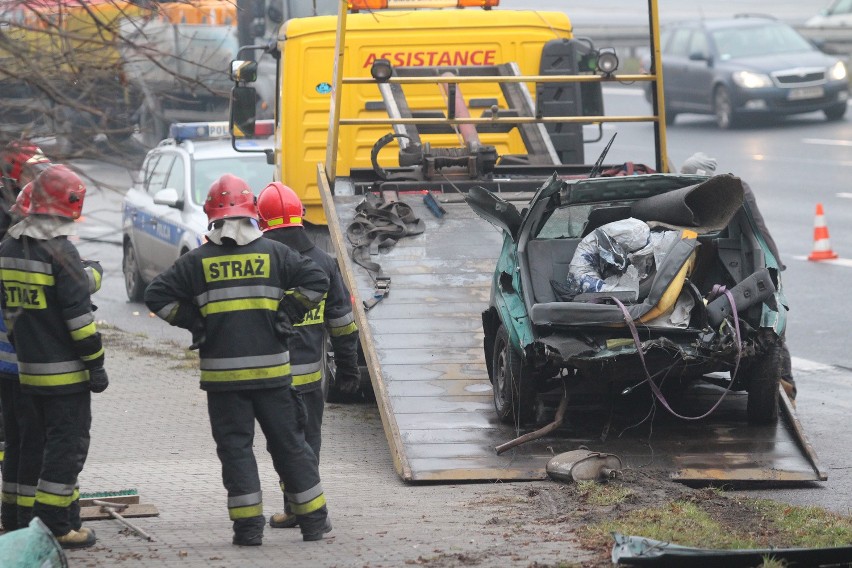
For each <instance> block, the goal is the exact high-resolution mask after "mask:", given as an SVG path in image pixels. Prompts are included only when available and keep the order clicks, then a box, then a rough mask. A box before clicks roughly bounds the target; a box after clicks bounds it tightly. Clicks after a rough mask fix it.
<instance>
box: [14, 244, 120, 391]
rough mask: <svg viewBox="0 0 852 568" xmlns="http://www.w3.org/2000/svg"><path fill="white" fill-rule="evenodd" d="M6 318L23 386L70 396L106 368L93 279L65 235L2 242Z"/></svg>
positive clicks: (27, 388) (32, 389)
mask: <svg viewBox="0 0 852 568" xmlns="http://www.w3.org/2000/svg"><path fill="white" fill-rule="evenodd" d="M0 286H2V290H3V295H2V298H0V300H2V302H1V303H2V309H3V317H4V320H5V323H6V327H7V329H8V330H10V331H11V332H12V333H13V334H14V338H15V345H16V347H17V358H18V371H19V377H20V381H21V390H23V391H25V392H30V393H33V394H65V393H73V392H82V391H86V390H88V389H89V384H88V383H89V372H88V370H89V369H95V368H98V367H102V366H103V362H104V349H103V344H102V343H101V335H100V333H98V331H97V328H96V326H95V318H94V314H93V313H92V303H91V295H90V292H89V290H90V279H89V277H88V276H87V275H86V272H85V271H84V270H83V265H82V261H81V260H80V255H79V254H78V253H77V249H76V248H75V247H74V245H73V244H72V243H71V242H70V241H68V239H67V238H66V237H56V238H52V239H47V240H41V239H33V238H31V237H27V236H22V237H21V238H20V239H14V238H9V239H6V240H5V241H4V242H3V244H2V245H0Z"/></svg>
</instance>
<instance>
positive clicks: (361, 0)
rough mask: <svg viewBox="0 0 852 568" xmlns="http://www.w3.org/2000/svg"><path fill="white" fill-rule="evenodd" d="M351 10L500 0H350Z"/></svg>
mask: <svg viewBox="0 0 852 568" xmlns="http://www.w3.org/2000/svg"><path fill="white" fill-rule="evenodd" d="M347 4H348V5H349V9H350V10H383V9H385V8H406V9H416V8H486V9H488V8H493V7H494V6H498V5H499V4H500V0H348V1H347Z"/></svg>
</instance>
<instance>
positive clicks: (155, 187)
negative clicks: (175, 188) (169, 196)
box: [148, 154, 175, 195]
mask: <svg viewBox="0 0 852 568" xmlns="http://www.w3.org/2000/svg"><path fill="white" fill-rule="evenodd" d="M174 161H175V157H174V154H163V155H162V156H160V159H159V160H157V163H156V164H155V165H154V169H153V170H152V171H151V177H150V178H148V193H150V194H151V195H154V194H155V193H157V192H158V191H160V190H161V189H163V188H164V187H165V183H166V178H167V177H168V175H169V170H170V169H171V167H172V162H174Z"/></svg>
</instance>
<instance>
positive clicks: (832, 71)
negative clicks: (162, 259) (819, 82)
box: [828, 61, 846, 81]
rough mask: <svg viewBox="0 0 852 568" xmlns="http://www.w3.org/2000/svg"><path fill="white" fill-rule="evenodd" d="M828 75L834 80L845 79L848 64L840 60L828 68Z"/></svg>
mask: <svg viewBox="0 0 852 568" xmlns="http://www.w3.org/2000/svg"><path fill="white" fill-rule="evenodd" d="M828 77H829V79H831V80H832V81H843V80H844V79H846V66H845V65H844V64H843V62H842V61H838V62H837V63H835V64H834V65H832V66H831V67H829V68H828Z"/></svg>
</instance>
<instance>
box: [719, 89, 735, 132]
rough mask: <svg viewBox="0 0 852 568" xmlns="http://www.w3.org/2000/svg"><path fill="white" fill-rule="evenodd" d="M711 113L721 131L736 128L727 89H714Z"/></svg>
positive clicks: (732, 107)
mask: <svg viewBox="0 0 852 568" xmlns="http://www.w3.org/2000/svg"><path fill="white" fill-rule="evenodd" d="M713 112H714V113H715V115H716V125H717V126H718V127H719V128H721V129H722V130H730V129H732V128H735V127H736V125H737V122H738V119H737V115H736V113H735V112H734V106H733V104H732V103H731V94H730V93H729V92H728V89H727V88H725V87H716V91H715V92H714V93H713Z"/></svg>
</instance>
